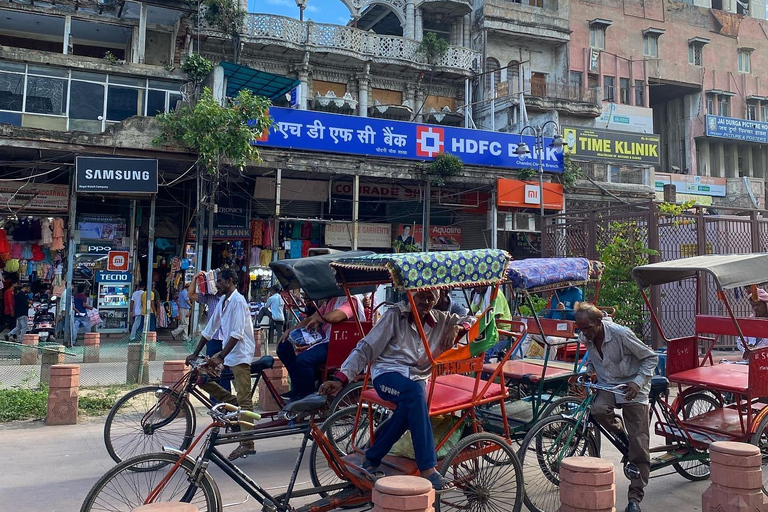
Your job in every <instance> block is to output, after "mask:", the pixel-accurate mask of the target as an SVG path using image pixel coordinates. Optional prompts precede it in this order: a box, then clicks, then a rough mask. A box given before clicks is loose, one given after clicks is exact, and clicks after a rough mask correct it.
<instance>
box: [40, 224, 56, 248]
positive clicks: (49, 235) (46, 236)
mask: <svg viewBox="0 0 768 512" xmlns="http://www.w3.org/2000/svg"><path fill="white" fill-rule="evenodd" d="M40 231H42V233H41V234H40V243H41V244H43V245H50V244H51V243H52V242H53V232H52V231H51V222H50V221H49V220H48V219H45V220H44V221H43V224H42V226H40Z"/></svg>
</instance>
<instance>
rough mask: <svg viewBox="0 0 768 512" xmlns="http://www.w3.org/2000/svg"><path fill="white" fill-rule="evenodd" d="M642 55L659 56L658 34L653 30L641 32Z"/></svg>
mask: <svg viewBox="0 0 768 512" xmlns="http://www.w3.org/2000/svg"><path fill="white" fill-rule="evenodd" d="M643 55H645V56H646V57H658V56H659V34H655V33H653V32H648V33H646V34H643Z"/></svg>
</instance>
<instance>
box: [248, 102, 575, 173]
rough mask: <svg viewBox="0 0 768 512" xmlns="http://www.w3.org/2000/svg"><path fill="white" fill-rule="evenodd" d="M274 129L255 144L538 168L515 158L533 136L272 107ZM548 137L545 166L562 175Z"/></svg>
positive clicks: (527, 158)
mask: <svg viewBox="0 0 768 512" xmlns="http://www.w3.org/2000/svg"><path fill="white" fill-rule="evenodd" d="M269 115H270V117H272V119H273V124H272V128H271V129H270V130H269V131H267V132H265V133H264V135H263V136H262V137H261V138H260V139H257V140H256V142H255V143H256V144H257V145H260V146H270V147H276V148H286V149H300V150H306V151H326V152H334V153H347V154H353V155H364V156H379V157H387V158H401V159H407V160H421V161H429V160H434V159H435V157H437V156H438V155H440V154H441V153H451V154H453V155H456V156H458V157H459V158H461V160H462V161H463V162H464V163H465V164H469V165H483V166H492V167H506V168H511V169H524V168H532V167H536V166H537V165H538V158H539V156H538V154H536V152H535V151H534V153H531V154H527V155H517V154H516V150H517V146H518V144H520V142H525V143H526V144H527V145H528V147H531V148H534V147H535V146H536V144H535V139H534V137H532V136H530V135H516V134H510V133H501V132H488V131H483V130H469V129H466V128H455V127H451V126H436V125H428V124H419V123H406V122H403V121H391V120H388V119H376V118H368V117H357V116H345V115H339V114H327V113H324V112H314V111H311V110H291V109H286V108H278V107H273V108H271V109H269ZM551 143H552V139H549V138H545V139H544V154H543V155H542V161H543V167H544V170H545V171H548V172H563V153H562V150H560V149H559V148H553V147H550V145H551Z"/></svg>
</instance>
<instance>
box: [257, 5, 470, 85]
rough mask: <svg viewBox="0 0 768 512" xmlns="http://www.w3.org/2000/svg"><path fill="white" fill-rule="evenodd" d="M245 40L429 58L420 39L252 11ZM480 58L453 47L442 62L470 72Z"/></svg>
mask: <svg viewBox="0 0 768 512" xmlns="http://www.w3.org/2000/svg"><path fill="white" fill-rule="evenodd" d="M244 36H245V37H244V41H245V42H246V43H247V44H262V45H272V46H275V45H276V46H280V47H288V48H291V49H293V50H296V51H299V52H305V51H310V52H321V53H328V54H336V55H339V56H342V57H351V58H354V59H358V60H360V61H363V62H364V61H369V60H372V61H373V62H374V64H376V63H381V64H396V65H409V66H416V67H418V68H424V69H427V68H428V67H429V66H428V65H427V62H426V60H425V59H424V57H423V56H422V55H418V54H417V53H416V49H417V48H418V45H419V43H418V41H415V40H413V39H406V38H404V37H398V36H386V35H379V34H375V33H373V32H366V31H364V30H359V29H356V28H353V27H348V26H346V25H330V24H324V23H314V22H312V21H305V22H302V21H299V20H296V19H293V18H287V17H283V16H275V15H271V14H248V17H247V18H246V23H245V34H244ZM478 59H479V54H478V52H475V51H473V50H470V49H469V48H461V47H457V46H451V47H449V48H448V52H447V53H446V55H445V57H443V59H442V61H441V62H440V64H439V66H438V67H439V68H441V70H442V71H444V72H454V73H458V74H462V75H469V74H470V73H471V71H472V68H473V64H474V63H476V62H477V61H478Z"/></svg>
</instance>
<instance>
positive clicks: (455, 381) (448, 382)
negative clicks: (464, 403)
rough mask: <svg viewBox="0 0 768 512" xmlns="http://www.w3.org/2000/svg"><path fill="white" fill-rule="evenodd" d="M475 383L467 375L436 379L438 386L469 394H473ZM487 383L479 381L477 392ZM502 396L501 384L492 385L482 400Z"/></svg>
mask: <svg viewBox="0 0 768 512" xmlns="http://www.w3.org/2000/svg"><path fill="white" fill-rule="evenodd" d="M475 382H476V380H475V378H474V377H469V376H467V375H455V374H454V375H441V376H440V377H438V378H437V384H438V385H441V386H450V387H452V388H457V389H461V390H464V391H469V392H470V393H474V392H475ZM487 383H488V381H485V380H480V382H479V383H478V384H477V391H478V392H480V391H482V390H483V388H484V387H485V386H486V384H487ZM503 395H504V389H503V388H502V386H501V384H499V383H494V384H491V385H490V386H489V387H488V390H487V391H486V392H485V393H483V397H482V399H483V400H488V399H491V398H497V397H501V396H503Z"/></svg>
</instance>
